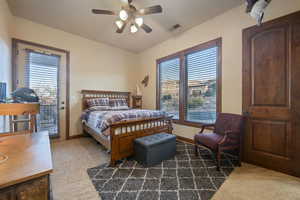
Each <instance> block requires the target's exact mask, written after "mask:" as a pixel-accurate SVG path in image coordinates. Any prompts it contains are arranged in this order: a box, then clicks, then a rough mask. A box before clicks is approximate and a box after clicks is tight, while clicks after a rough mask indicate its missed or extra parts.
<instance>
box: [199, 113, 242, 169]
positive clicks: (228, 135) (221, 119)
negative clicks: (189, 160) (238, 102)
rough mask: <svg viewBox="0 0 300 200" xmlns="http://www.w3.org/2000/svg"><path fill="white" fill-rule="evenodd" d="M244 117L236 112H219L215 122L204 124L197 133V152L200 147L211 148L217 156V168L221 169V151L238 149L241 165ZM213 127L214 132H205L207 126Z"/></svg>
mask: <svg viewBox="0 0 300 200" xmlns="http://www.w3.org/2000/svg"><path fill="white" fill-rule="evenodd" d="M244 121H245V119H244V117H243V116H241V115H236V114H228V113H219V114H218V116H217V120H216V123H215V124H204V125H203V126H202V129H201V131H200V132H199V133H198V134H196V135H195V137H194V141H195V154H196V156H198V147H199V146H204V147H206V148H208V149H210V150H211V151H212V152H213V153H214V154H215V157H216V161H217V170H218V171H219V170H220V160H221V153H222V151H224V150H238V160H239V166H241V150H242V138H243V129H244ZM208 127H212V128H213V132H212V133H203V131H204V129H205V128H208Z"/></svg>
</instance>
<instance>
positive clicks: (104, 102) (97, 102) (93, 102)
mask: <svg viewBox="0 0 300 200" xmlns="http://www.w3.org/2000/svg"><path fill="white" fill-rule="evenodd" d="M86 103H87V105H88V106H89V107H94V106H109V98H93V99H88V100H86Z"/></svg>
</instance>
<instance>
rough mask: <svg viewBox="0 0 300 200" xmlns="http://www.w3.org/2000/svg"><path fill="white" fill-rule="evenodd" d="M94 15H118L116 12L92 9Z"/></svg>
mask: <svg viewBox="0 0 300 200" xmlns="http://www.w3.org/2000/svg"><path fill="white" fill-rule="evenodd" d="M92 13H94V14H102V15H116V13H115V12H114V11H110V10H99V9H92Z"/></svg>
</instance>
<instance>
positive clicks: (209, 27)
mask: <svg viewBox="0 0 300 200" xmlns="http://www.w3.org/2000/svg"><path fill="white" fill-rule="evenodd" d="M298 10H300V1H299V0H284V1H283V0H272V2H271V4H270V6H269V7H268V8H267V11H266V13H265V20H270V19H274V18H277V17H280V16H283V15H286V14H288V13H291V12H295V11H298ZM252 25H255V22H254V20H253V19H251V18H250V17H249V16H248V15H247V14H246V13H245V6H240V7H237V8H234V9H232V10H230V11H228V12H226V13H224V14H222V15H220V16H217V17H215V18H213V19H211V20H209V21H207V22H205V23H203V24H201V25H198V26H196V27H194V28H192V29H190V30H189V31H186V32H185V33H183V34H182V35H179V36H177V37H174V38H171V39H169V40H167V41H165V42H163V43H161V44H159V45H156V46H155V47H153V48H151V49H148V50H146V51H144V52H142V53H140V54H139V56H140V66H139V69H140V71H139V74H140V75H139V77H140V79H142V77H144V76H145V75H146V74H149V75H150V83H149V86H148V87H147V88H142V92H143V97H144V99H143V103H144V106H145V107H146V108H151V109H153V108H155V102H156V100H155V98H156V93H155V91H156V89H155V87H156V66H155V61H156V59H158V58H161V57H164V56H167V55H170V54H172V53H175V52H177V51H180V50H183V49H186V48H189V47H192V46H195V45H197V44H201V43H203V42H206V41H209V40H212V39H216V38H218V37H222V39H223V47H222V54H223V55H222V56H223V58H222V67H223V69H222V70H223V74H222V104H223V106H222V110H223V112H232V113H241V111H242V29H244V28H246V27H249V26H252ZM174 127H175V133H176V134H178V135H181V136H184V137H189V138H192V137H193V135H194V134H195V133H196V132H197V131H198V130H199V129H195V128H189V127H185V126H178V125H175V126H174Z"/></svg>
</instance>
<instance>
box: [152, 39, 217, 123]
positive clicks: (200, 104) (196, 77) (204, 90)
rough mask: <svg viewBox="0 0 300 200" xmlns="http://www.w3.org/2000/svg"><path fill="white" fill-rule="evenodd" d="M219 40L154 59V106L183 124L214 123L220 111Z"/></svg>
mask: <svg viewBox="0 0 300 200" xmlns="http://www.w3.org/2000/svg"><path fill="white" fill-rule="evenodd" d="M221 43H222V40H221V39H216V40H213V41H210V42H207V43H204V44H201V45H198V46H196V47H193V48H190V49H187V50H184V51H181V52H178V53H175V54H173V55H170V56H167V57H165V58H161V59H159V60H157V68H158V74H157V75H158V77H157V107H158V109H160V110H164V111H166V112H168V113H170V114H172V115H173V116H174V117H173V119H174V121H175V122H177V123H181V124H185V125H192V126H193V125H194V126H199V125H200V124H201V123H214V122H215V120H216V113H217V112H220V111H221V59H220V58H221Z"/></svg>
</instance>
